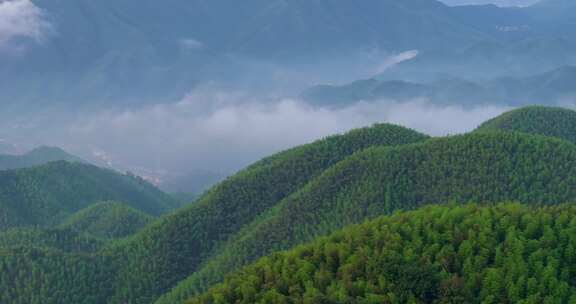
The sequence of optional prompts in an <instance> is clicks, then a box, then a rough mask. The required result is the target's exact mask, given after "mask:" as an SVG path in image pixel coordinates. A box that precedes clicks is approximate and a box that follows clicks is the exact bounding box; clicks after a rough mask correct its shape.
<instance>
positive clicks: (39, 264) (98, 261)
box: [0, 247, 114, 304]
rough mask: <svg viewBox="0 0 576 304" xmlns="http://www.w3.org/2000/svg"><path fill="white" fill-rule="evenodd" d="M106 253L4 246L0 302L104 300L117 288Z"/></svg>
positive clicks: (0, 250) (88, 302)
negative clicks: (96, 254)
mask: <svg viewBox="0 0 576 304" xmlns="http://www.w3.org/2000/svg"><path fill="white" fill-rule="evenodd" d="M113 266H114V265H113V264H112V263H111V261H110V259H109V258H107V257H106V256H95V255H91V254H86V253H63V252H61V251H58V250H51V249H45V248H44V249H39V248H24V247H22V248H14V249H12V248H10V249H5V248H0V303H10V304H63V303H66V304H68V303H82V304H98V303H103V301H102V299H104V298H106V296H107V295H108V294H109V291H110V290H111V288H112V287H113V284H114V281H113V280H111V278H110V274H111V273H114V268H113Z"/></svg>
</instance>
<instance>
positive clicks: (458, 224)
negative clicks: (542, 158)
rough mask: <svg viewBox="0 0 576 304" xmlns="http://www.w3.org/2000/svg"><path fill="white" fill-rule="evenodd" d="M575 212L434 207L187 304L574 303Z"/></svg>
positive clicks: (352, 231)
mask: <svg viewBox="0 0 576 304" xmlns="http://www.w3.org/2000/svg"><path fill="white" fill-rule="evenodd" d="M575 218H576V207H575V206H574V205H560V206H554V207H542V208H531V207H527V206H522V205H520V204H500V205H497V206H493V207H479V206H477V205H474V204H469V205H465V206H455V205H452V206H430V207H424V208H422V209H419V210H417V211H412V212H400V213H395V214H394V215H392V216H386V217H381V218H378V219H376V220H373V221H370V222H367V223H364V224H361V225H355V226H351V227H348V228H346V229H344V230H343V231H339V232H336V233H334V234H332V235H330V236H329V237H325V238H321V239H319V240H316V241H314V242H312V243H310V244H308V245H305V246H300V247H297V248H295V249H293V250H291V251H288V252H281V253H275V254H273V255H271V256H269V257H266V258H263V259H261V260H259V261H258V262H256V263H254V264H253V265H250V266H248V267H246V268H244V269H242V270H241V271H238V272H235V273H234V274H232V275H229V276H228V277H227V278H226V280H225V282H224V283H223V284H220V285H217V286H216V287H213V288H211V289H210V291H209V292H207V293H205V294H203V295H201V296H199V297H197V298H194V299H192V300H190V301H188V302H187V303H189V304H200V303H205V304H213V303H214V304H216V303H246V304H249V303H270V304H272V303H274V304H280V303H374V304H376V303H534V304H536V303H574V302H575V301H576V282H575V281H574V277H575V276H576V219H575Z"/></svg>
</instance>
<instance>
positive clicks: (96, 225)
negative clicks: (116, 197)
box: [59, 202, 153, 239]
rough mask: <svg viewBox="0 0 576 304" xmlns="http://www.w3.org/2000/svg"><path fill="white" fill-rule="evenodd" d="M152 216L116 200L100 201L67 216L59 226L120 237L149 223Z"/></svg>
mask: <svg viewBox="0 0 576 304" xmlns="http://www.w3.org/2000/svg"><path fill="white" fill-rule="evenodd" d="M152 220H153V217H151V216H150V215H148V214H145V213H143V212H141V211H138V210H136V209H134V208H132V207H129V206H127V205H125V204H123V203H118V202H101V203H97V204H93V205H91V206H89V207H87V208H85V209H82V210H80V211H78V212H77V213H75V214H74V215H72V216H70V217H69V218H67V219H66V220H65V221H64V222H63V223H62V224H61V225H59V228H63V229H69V230H72V231H77V232H80V233H85V234H88V235H91V236H94V237H98V238H103V239H116V238H122V237H126V236H129V235H132V234H134V233H136V232H137V231H139V230H141V229H142V228H143V227H144V226H146V225H147V224H149V223H151V222H152Z"/></svg>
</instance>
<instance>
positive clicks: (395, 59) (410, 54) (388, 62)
mask: <svg viewBox="0 0 576 304" xmlns="http://www.w3.org/2000/svg"><path fill="white" fill-rule="evenodd" d="M418 54H419V51H418V50H410V51H406V52H402V53H399V54H396V55H392V56H388V57H386V58H385V59H384V61H383V62H382V63H381V64H380V65H379V66H378V67H377V68H376V70H375V71H374V74H376V75H377V74H381V73H384V72H385V71H386V70H388V69H390V68H391V67H393V66H395V65H397V64H400V63H402V62H404V61H408V60H412V59H414V58H416V57H417V56H418Z"/></svg>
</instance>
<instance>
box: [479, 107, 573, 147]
mask: <svg viewBox="0 0 576 304" xmlns="http://www.w3.org/2000/svg"><path fill="white" fill-rule="evenodd" d="M494 130H507V131H518V132H525V133H532V134H540V135H546V136H553V137H559V138H562V139H565V140H569V141H571V142H574V143H576V111H573V110H569V109H564V108H553V107H541V106H532V107H525V108H520V109H516V110H512V111H510V112H507V113H504V114H502V115H500V116H498V117H496V118H494V119H491V120H489V121H487V122H485V123H483V124H482V125H481V126H480V127H479V128H478V129H477V131H480V132H483V131H494Z"/></svg>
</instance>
